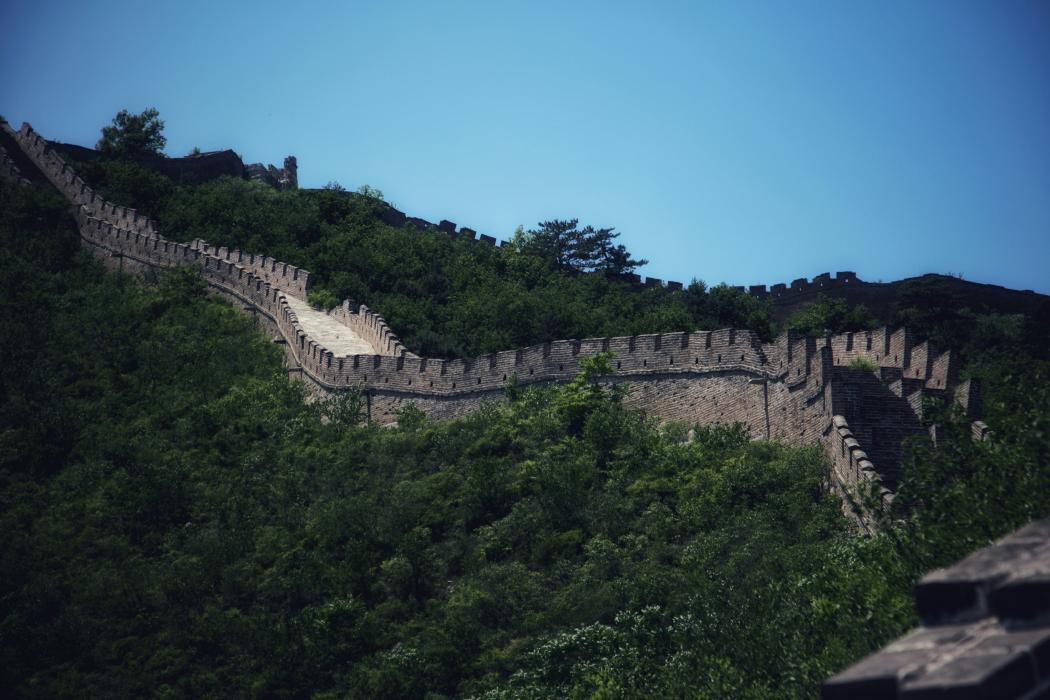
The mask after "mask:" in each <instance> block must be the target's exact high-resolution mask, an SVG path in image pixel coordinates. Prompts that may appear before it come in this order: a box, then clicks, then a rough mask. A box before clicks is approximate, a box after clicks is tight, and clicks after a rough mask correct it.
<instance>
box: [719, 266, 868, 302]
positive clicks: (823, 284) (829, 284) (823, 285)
mask: <svg viewBox="0 0 1050 700" xmlns="http://www.w3.org/2000/svg"><path fill="white" fill-rule="evenodd" d="M863 284H867V282H864V281H863V280H861V279H860V278H859V277H857V273H856V272H850V271H845V272H836V273H835V276H834V277H832V276H831V273H830V272H822V273H821V274H819V275H817V276H816V277H814V278H813V279H812V280H808V279H806V278H805V277H800V278H799V279H797V280H793V281H792V282H791V284H774V285H772V286H770V287H767V286H766V285H764V284H753V285H751V286H749V287H744V286H735V287H733V289H737V290H740V291H741V292H746V293H748V294H750V295H752V296H756V297H762V298H771V299H781V298H783V297H791V296H795V295H799V294H807V293H811V292H820V291H821V290H825V289H835V288H839V287H845V286H848V285H849V286H854V287H856V286H860V285H863Z"/></svg>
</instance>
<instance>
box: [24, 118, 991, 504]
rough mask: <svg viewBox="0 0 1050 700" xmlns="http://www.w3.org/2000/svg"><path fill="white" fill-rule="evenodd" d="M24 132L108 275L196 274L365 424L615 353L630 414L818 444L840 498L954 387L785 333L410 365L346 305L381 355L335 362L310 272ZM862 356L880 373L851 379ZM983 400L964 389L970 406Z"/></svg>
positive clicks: (685, 336)
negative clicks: (221, 244)
mask: <svg viewBox="0 0 1050 700" xmlns="http://www.w3.org/2000/svg"><path fill="white" fill-rule="evenodd" d="M14 136H15V138H16V139H17V141H18V143H19V145H20V147H21V148H22V149H23V150H24V151H25V153H26V154H27V155H28V156H29V157H30V158H31V159H32V160H33V162H34V163H35V164H36V165H37V166H38V167H39V168H40V170H41V171H43V172H44V174H45V175H46V176H47V178H48V179H49V180H50V181H51V182H52V183H53V184H54V185H55V186H56V187H57V188H58V189H59V191H61V192H62V193H63V194H65V195H66V197H67V198H68V199H69V200H70V202H71V203H73V204H74V205H75V207H76V217H77V222H78V225H79V228H80V234H81V237H82V239H83V240H84V242H85V245H87V246H89V247H90V248H91V249H92V250H93V251H94V252H95V253H96V254H97V255H99V256H101V257H103V258H105V259H106V260H107V262H108V264H109V265H110V266H114V259H116V260H117V262H116V264H115V265H116V266H117V267H119V268H120V269H124V270H127V271H131V272H136V271H142V270H146V269H149V268H172V267H176V266H179V265H192V266H194V267H196V268H197V269H199V270H200V272H201V274H202V275H203V276H204V278H205V280H207V282H208V284H209V285H210V286H211V287H212V288H213V289H214V290H216V291H217V292H218V293H221V294H223V295H224V296H227V297H228V298H231V299H233V300H235V301H236V302H237V303H238V304H241V305H243V307H244V308H246V309H250V310H252V311H253V312H256V313H258V314H261V315H262V316H263V318H264V320H265V321H266V322H267V323H269V324H271V326H272V328H274V329H276V332H277V334H278V335H279V337H280V339H281V340H282V341H283V342H284V343H285V344H286V353H287V357H288V358H289V361H290V364H291V367H292V369H294V370H296V371H297V372H299V373H300V374H301V376H302V378H303V379H304V380H305V381H307V382H308V383H309V384H310V385H311V387H312V388H313V389H314V390H315V391H316V392H318V393H320V394H333V393H336V392H340V391H345V390H346V389H348V388H356V389H359V390H361V391H362V392H363V394H364V395H365V397H366V400H367V407H368V412H369V418H370V419H371V420H373V421H375V422H378V423H380V424H389V423H392V422H394V421H395V420H396V413H397V411H398V409H399V408H401V407H402V406H404V405H406V404H407V403H414V404H416V405H417V406H418V407H419V408H420V409H422V410H423V411H424V412H425V413H427V414H428V415H430V416H431V417H433V418H435V419H445V418H452V417H457V416H462V415H466V414H468V413H470V412H472V411H475V410H477V409H478V407H480V406H481V405H482V404H483V403H485V402H487V401H499V400H503V397H504V389H505V387H506V385H507V382H508V381H510V380H511V379H512V378H516V380H517V382H518V383H519V384H522V385H527V384H533V383H541V384H549V383H554V382H565V381H568V380H570V379H572V378H573V377H574V376H576V374H577V373H578V372H579V369H580V360H581V359H583V358H585V357H590V356H593V355H595V354H596V353H599V352H611V353H612V354H613V363H614V373H613V374H612V375H611V376H610V377H608V378H606V381H608V382H610V383H622V382H627V383H629V392H628V395H627V402H628V404H629V405H631V406H634V407H637V408H639V409H641V410H642V411H644V412H645V413H647V414H648V415H651V416H654V417H658V418H660V419H663V420H680V421H684V422H687V423H693V424H695V423H698V424H704V425H711V424H730V423H742V424H743V425H744V426H746V428H747V430H748V431H749V433H750V435H751V436H752V437H754V438H770V439H778V440H783V441H785V442H787V443H790V444H799V445H801V444H811V443H814V442H820V443H822V444H823V445H824V447H825V449H826V450H827V451H828V454H829V457H831V458H832V462H833V464H834V465H835V467H836V470H835V473H836V478H837V479H838V483H837V487H838V488H840V489H842V490H849V489H854V488H857V487H858V486H861V485H864V486H865V487H866V488H867V487H869V486H872V485H874V486H881V483H882V482H885V483H886V484H887V485H892V484H893V483H894V481H895V478H896V473H895V469H896V462H897V461H898V460H899V449H900V440H901V439H902V437H903V436H905V435H908V434H913V433H915V432H916V431H919V430H921V427H920V424H919V418H921V406H922V397H923V396H927V395H942V394H944V392H945V389H946V388H948V387H949V386H950V385H951V384H953V383H954V373H955V363H954V360H953V358H952V355H951V353H949V352H943V353H940V352H937V351H936V350H935V349H934V348H932V347H930V345H929V344H928V343H920V344H916V343H915V342H914V338H913V336H912V334H911V333H910V332H909V331H908V330H906V329H890V328H882V329H878V330H874V331H867V332H863V333H847V334H842V335H836V336H830V337H827V338H819V339H818V338H807V337H802V336H800V335H798V334H796V333H793V332H788V333H785V334H783V335H781V336H780V337H779V338H777V339H776V340H775V341H774V342H772V343H768V344H763V343H762V342H761V341H760V340H759V338H758V337H757V336H755V335H754V334H753V333H751V332H750V331H738V330H732V329H724V330H717V331H697V332H677V333H660V334H650V335H638V336H630V337H610V338H587V339H582V340H558V341H553V342H547V343H542V344H539V345H534V346H531V347H527V348H520V349H515V350H507V351H503V352H496V353H490V354H488V355H484V356H482V357H477V358H473V359H469V360H458V359H457V360H445V359H434V358H425V357H418V356H415V355H413V354H411V353H409V352H408V351H407V349H406V348H405V347H404V346H403V345H402V344H401V342H400V340H399V339H398V338H397V336H396V335H395V334H394V333H393V331H392V330H391V329H390V328H389V327H388V326H387V324H386V323H385V321H383V319H382V317H380V316H379V315H378V314H376V313H375V312H374V311H372V310H370V309H368V308H367V307H366V306H364V305H357V304H353V303H351V302H349V301H346V302H344V303H343V304H342V305H341V306H340V307H338V308H337V309H335V310H334V311H333V312H332V313H331V316H332V317H333V318H335V319H336V320H337V321H339V322H341V323H343V324H344V325H346V326H347V327H348V328H350V329H352V330H354V331H355V332H356V333H357V334H358V335H360V336H361V337H363V338H365V339H366V340H368V341H369V342H370V343H371V344H372V345H373V347H375V348H376V349H377V351H378V352H379V353H380V354H376V355H336V354H335V353H333V352H332V351H330V350H329V349H327V348H326V347H324V346H323V345H322V344H321V343H319V342H318V341H317V340H316V339H314V338H311V337H310V335H309V334H308V333H307V332H306V331H305V330H304V328H303V326H302V325H301V324H300V323H299V320H298V318H297V316H296V314H295V312H294V311H293V310H292V309H291V308H289V305H288V303H287V301H286V298H287V297H289V296H290V297H296V298H299V299H305V298H306V296H307V293H308V289H309V273H308V272H306V271H305V270H301V269H299V268H296V267H295V266H292V265H287V264H285V263H281V262H279V261H276V260H273V259H272V258H268V257H266V256H260V255H254V254H250V253H244V252H242V251H237V250H228V249H226V248H214V247H213V246H210V245H208V244H207V243H206V242H204V241H200V240H195V241H193V242H192V243H191V244H189V245H184V244H181V243H175V242H173V241H168V240H167V239H165V238H163V237H162V236H161V235H159V233H158V232H157V231H156V226H155V225H154V224H153V222H151V221H149V220H148V219H146V218H145V217H143V216H141V215H139V214H138V213H137V212H135V211H134V210H130V209H125V208H122V207H116V206H114V205H112V204H111V203H109V202H106V201H104V200H102V199H101V198H100V197H99V196H98V195H97V194H95V193H94V192H92V191H91V190H90V188H88V187H87V186H86V185H85V184H84V183H83V182H82V181H81V180H80V178H79V177H78V176H77V174H76V173H75V172H73V171H72V169H71V168H69V166H68V165H66V164H65V163H64V162H63V161H62V159H61V157H59V156H58V155H57V154H56V153H54V152H53V151H52V150H50V149H49V148H48V147H47V145H46V141H44V140H43V139H42V138H40V137H39V135H37V134H36V133H35V132H33V130H32V129H31V128H30V127H29V125H24V126H23V127H22V129H21V131H19V132H18V133H17V134H14ZM844 279H845V278H844ZM860 358H863V359H865V360H867V361H868V362H870V363H871V364H872V365H873V366H875V367H876V368H877V370H876V371H871V370H864V369H857V368H851V367H850V363H851V362H854V361H855V360H857V359H860ZM973 391H974V390H973V389H972V388H969V387H967V388H966V389H964V390H962V395H964V396H966V397H967V400H968V401H969V402H970V403H974V402H975V400H976V399H975V398H974V397H973V396H972V394H973ZM835 416H837V417H838V418H833V417H835ZM873 475H874V476H873Z"/></svg>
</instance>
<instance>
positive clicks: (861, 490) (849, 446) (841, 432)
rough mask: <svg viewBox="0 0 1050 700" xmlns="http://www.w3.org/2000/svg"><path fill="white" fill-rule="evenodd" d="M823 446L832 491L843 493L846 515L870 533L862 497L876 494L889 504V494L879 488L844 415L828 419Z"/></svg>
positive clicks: (871, 525)
mask: <svg viewBox="0 0 1050 700" xmlns="http://www.w3.org/2000/svg"><path fill="white" fill-rule="evenodd" d="M823 444H824V451H825V453H826V454H827V456H828V459H829V461H830V462H831V467H832V477H833V480H834V482H835V483H834V488H835V489H836V490H838V491H839V492H840V493H841V494H843V496H844V497H845V499H844V502H846V503H849V504H850V509H849V512H848V513H847V515H849V516H850V517H852V518H853V519H854V520H855V521H856V522H857V524H858V525H860V527H861V528H862V529H864V530H865V531H866V532H869V533H870V532H872V531H873V529H874V528H873V523H872V521H871V515H872V514H871V513H869V512H867V511H866V510H865V509H864V506H863V503H862V501H863V499H864V497H866V496H868V495H876V496H878V497H879V498H880V500H882V501H883V502H884V503H886V504H889V502H890V501H891V500H892V498H893V493H892V492H891V491H890V490H889V489H888V488H886V487H885V486H884V485H883V483H882V478H881V476H880V475H879V473H878V472H877V471H876V469H875V465H874V464H872V462H871V460H870V459H869V458H868V453H867V452H865V451H864V450H863V449H862V447H861V444H860V441H859V440H858V439H857V436H856V435H854V434H853V431H852V430H850V427H849V423H848V422H847V421H846V418H845V417H844V416H840V415H836V416H832V418H831V422H830V423H829V424H828V426H827V427H826V428H825V431H824V439H823Z"/></svg>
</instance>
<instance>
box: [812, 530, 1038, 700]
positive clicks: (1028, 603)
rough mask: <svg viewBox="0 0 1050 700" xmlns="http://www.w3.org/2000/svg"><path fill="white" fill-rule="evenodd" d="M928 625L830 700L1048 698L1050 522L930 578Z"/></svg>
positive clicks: (922, 597) (839, 681)
mask: <svg viewBox="0 0 1050 700" xmlns="http://www.w3.org/2000/svg"><path fill="white" fill-rule="evenodd" d="M915 599H916V603H917V605H918V608H919V614H920V615H921V616H922V627H919V628H918V629H916V630H913V631H912V632H910V633H909V634H907V635H905V636H904V637H901V638H900V639H898V640H897V641H895V642H893V643H892V644H890V645H889V646H887V647H886V648H884V649H882V650H881V651H878V652H876V653H874V654H872V655H871V656H868V657H867V658H865V659H863V660H862V661H860V662H859V663H857V664H855V665H854V666H851V667H850V668H848V669H846V670H845V671H843V672H842V673H839V674H838V675H836V676H834V677H833V678H831V679H829V680H828V681H826V682H825V683H824V688H823V697H824V699H825V700H896V699H897V698H900V699H901V700H912V699H913V698H914V699H915V700H920V699H925V698H938V699H940V700H956V699H957V698H958V699H962V698H966V699H969V698H982V699H983V698H987V699H988V700H992V699H996V700H1011V699H1013V698H1017V699H1019V700H1021V699H1024V700H1037V699H1045V698H1050V520H1041V521H1037V522H1033V523H1031V524H1029V525H1027V526H1026V527H1023V528H1021V529H1020V530H1018V531H1017V532H1015V533H1013V534H1012V535H1009V536H1007V537H1004V538H1003V539H1001V540H999V541H998V542H996V543H995V544H993V545H992V546H990V547H985V548H984V549H981V550H978V551H977V552H974V553H973V554H971V555H970V556H968V557H966V558H965V559H963V560H962V561H961V562H959V563H958V564H956V565H955V566H951V567H949V568H947V569H940V570H938V571H934V572H932V573H930V574H928V575H927V576H926V577H924V578H923V579H922V581H920V582H919V585H918V587H917V588H916V591H915Z"/></svg>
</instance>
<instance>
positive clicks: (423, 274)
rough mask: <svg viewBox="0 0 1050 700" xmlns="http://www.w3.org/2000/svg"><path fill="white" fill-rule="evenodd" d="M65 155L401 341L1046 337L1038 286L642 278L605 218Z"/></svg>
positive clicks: (500, 343)
mask: <svg viewBox="0 0 1050 700" xmlns="http://www.w3.org/2000/svg"><path fill="white" fill-rule="evenodd" d="M68 155H70V156H73V157H75V155H76V154H75V153H70V154H68ZM143 162H144V163H148V162H149V161H148V160H146V161H143ZM72 163H73V165H74V166H75V167H76V168H77V170H78V172H79V173H80V174H81V175H82V176H83V177H84V178H85V179H86V180H87V181H88V182H89V183H91V184H92V186H94V187H96V188H97V189H98V190H100V191H101V193H102V194H104V195H105V196H106V197H107V198H108V199H110V200H111V201H114V202H115V203H117V204H121V205H124V206H131V207H134V208H136V209H138V210H139V211H141V212H144V213H146V214H148V215H149V216H151V217H153V218H155V219H157V220H158V222H159V224H160V229H161V230H163V231H165V235H166V236H168V237H171V238H175V239H178V240H181V241H183V242H189V241H190V240H192V239H194V238H201V239H204V240H206V241H208V242H209V243H211V244H213V245H216V246H227V247H230V248H236V249H239V250H251V251H254V252H257V253H262V254H266V255H269V256H271V257H274V258H276V259H278V260H283V261H286V262H289V263H292V264H295V265H297V266H299V267H303V268H306V269H308V270H310V271H311V273H312V279H313V280H314V283H315V295H314V298H315V300H316V301H317V302H319V303H324V304H328V305H334V304H336V303H337V302H338V301H339V300H342V299H344V298H350V299H354V300H356V301H361V302H364V303H367V304H368V305H369V306H370V307H372V308H375V309H378V310H379V311H380V312H381V313H382V314H383V316H384V318H386V320H387V321H388V322H389V323H390V325H391V326H392V327H393V329H394V331H395V332H396V333H397V334H398V335H399V336H400V337H401V339H402V341H403V342H404V343H405V344H406V346H407V347H408V348H409V349H410V350H412V351H413V352H415V353H417V354H419V355H422V356H427V357H463V358H473V357H477V356H479V355H482V354H485V353H489V352H498V351H501V350H508V349H512V348H517V347H524V346H528V345H534V344H537V343H541V342H545V341H550V340H559V339H564V338H587V337H605V336H624V335H637V334H643V333H663V332H673V331H685V330H714V329H717V328H741V329H742V328H748V329H751V330H754V331H756V332H758V333H759V335H760V336H761V337H762V338H764V339H765V340H769V339H771V338H772V337H773V336H774V335H776V333H777V332H778V330H780V329H781V328H783V327H785V326H791V327H795V328H799V329H801V330H803V331H805V332H810V333H815V334H821V333H824V332H825V331H831V332H842V331H850V330H861V329H864V328H873V327H877V326H880V325H908V326H909V327H910V328H912V330H914V331H916V332H918V334H919V336H920V338H921V339H925V338H927V337H928V338H929V339H931V340H933V341H934V342H935V343H936V344H937V345H938V346H939V347H945V348H946V347H950V348H953V349H956V350H963V351H965V350H966V348H968V347H969V346H970V345H971V344H972V343H974V342H975V340H974V338H973V335H974V333H975V332H977V333H980V332H981V328H978V326H980V325H981V323H978V319H979V318H987V317H996V318H999V319H1000V321H999V322H1001V323H1007V324H1010V323H1014V324H1024V325H1025V327H1024V328H1023V329H1021V332H1022V334H1023V335H1024V337H1025V338H1026V342H1028V343H1029V344H1030V345H1032V346H1033V347H1034V346H1040V344H1043V345H1045V344H1046V343H1045V342H1044V341H1045V340H1046V338H1047V335H1046V328H1050V298H1048V297H1045V296H1042V295H1036V294H1030V293H1029V294H1025V293H1022V292H1016V291H1013V290H1005V289H1002V288H999V287H992V286H990V285H979V284H975V283H972V282H968V281H962V280H958V279H955V278H953V277H947V276H927V277H922V278H915V279H912V280H904V281H901V282H897V283H888V284H858V285H853V286H849V285H838V286H836V285H831V286H829V287H828V288H827V289H820V288H818V287H816V286H815V285H806V286H805V288H804V289H803V290H799V289H796V291H791V287H790V286H788V290H787V292H785V293H784V294H783V295H781V296H772V295H755V294H751V293H748V292H745V291H743V290H742V289H741V288H735V287H730V286H727V285H718V286H713V287H709V286H708V285H706V284H704V283H703V282H696V281H694V282H693V283H691V284H689V285H687V286H686V287H685V288H684V289H682V290H677V289H671V288H668V287H664V286H652V287H644V286H642V285H639V284H637V283H636V282H634V281H632V279H631V274H630V273H631V271H632V270H633V269H635V266H636V264H637V263H638V262H639V261H638V260H636V259H634V257H633V256H632V253H631V251H627V250H625V249H624V248H623V246H622V245H620V244H618V242H617V240H616V236H617V234H616V232H615V230H612V229H608V228H601V227H592V226H587V225H584V224H582V223H576V222H574V221H571V220H569V221H551V222H544V223H541V224H537V225H536V226H535V228H532V229H529V230H519V231H518V232H517V233H516V234H515V235H513V236H507V237H508V238H510V239H511V240H510V241H509V243H510V245H505V246H499V247H496V246H492V245H486V244H484V243H480V242H476V241H471V240H466V239H464V238H463V237H460V238H453V237H452V236H450V235H449V233H448V232H447V230H443V229H441V228H438V227H436V226H431V225H428V224H426V222H423V221H422V220H419V219H410V220H407V222H406V223H405V224H404V225H400V224H399V222H401V220H402V219H403V217H402V218H397V217H394V218H392V217H391V215H390V213H391V211H392V210H391V207H390V205H389V204H387V203H386V202H384V201H383V200H382V198H381V196H382V194H381V193H379V192H378V191H377V190H375V189H374V188H370V187H367V186H365V187H362V188H361V192H360V193H359V192H346V191H344V190H343V189H342V188H341V187H340V186H338V185H336V184H334V183H332V184H331V185H330V186H328V187H327V188H324V189H321V190H297V191H287V192H278V191H276V190H274V189H273V188H270V187H267V186H266V185H263V184H261V183H258V182H248V181H245V180H243V179H241V178H235V177H234V178H231V177H222V178H218V179H214V180H210V181H208V182H205V183H203V184H199V185H192V184H176V183H175V182H173V181H172V180H171V179H169V178H167V177H165V176H163V175H161V174H160V173H158V172H155V171H153V170H150V169H148V168H146V167H144V165H143V164H142V163H139V162H131V161H127V160H117V159H112V158H110V159H105V158H98V157H94V158H92V159H89V160H85V161H82V162H77V161H75V160H74V161H72ZM393 224H399V225H393ZM642 252H644V251H642ZM796 282H805V280H796ZM1024 319H1028V321H1025V320H1024ZM986 330H987V329H986ZM993 332H994V331H993ZM977 342H979V343H980V344H981V345H984V344H986V343H987V342H990V341H989V339H986V338H980V339H979V340H978V341H977ZM991 342H993V344H994V341H991Z"/></svg>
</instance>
